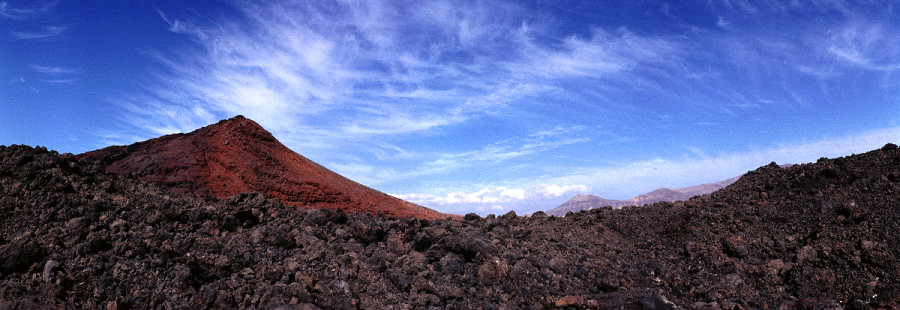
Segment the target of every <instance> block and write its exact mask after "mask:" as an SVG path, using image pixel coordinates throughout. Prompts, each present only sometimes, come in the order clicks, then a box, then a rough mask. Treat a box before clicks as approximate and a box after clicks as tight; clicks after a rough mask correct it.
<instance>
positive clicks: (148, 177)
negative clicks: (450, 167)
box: [78, 116, 455, 219]
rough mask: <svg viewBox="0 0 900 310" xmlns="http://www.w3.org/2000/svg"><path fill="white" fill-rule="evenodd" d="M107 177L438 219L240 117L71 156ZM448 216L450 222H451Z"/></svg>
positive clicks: (297, 203)
mask: <svg viewBox="0 0 900 310" xmlns="http://www.w3.org/2000/svg"><path fill="white" fill-rule="evenodd" d="M78 159H79V160H81V161H89V162H96V163H99V164H100V165H102V166H103V167H104V169H105V170H106V171H107V172H109V173H115V174H121V175H129V176H132V177H136V178H138V179H140V180H144V181H149V182H153V183H157V184H160V185H162V186H164V187H166V188H167V189H168V190H170V191H172V192H178V193H192V194H194V195H198V196H215V197H219V198H224V197H229V196H233V195H236V194H240V193H246V192H260V193H262V194H264V195H266V196H267V197H272V198H277V199H279V200H281V202H283V203H285V204H288V205H294V206H297V207H301V208H313V209H322V208H329V209H342V210H344V211H352V212H364V213H370V214H383V215H387V216H393V217H401V218H402V217H406V216H410V215H412V216H415V217H417V218H424V219H437V218H446V217H448V216H451V215H448V214H443V213H440V212H437V211H435V210H431V209H428V208H425V207H422V206H419V205H415V204H413V203H410V202H407V201H404V200H401V199H399V198H396V197H393V196H390V195H387V194H384V193H382V192H379V191H376V190H374V189H371V188H369V187H366V186H364V185H362V184H359V183H356V182H354V181H352V180H350V179H347V178H345V177H343V176H341V175H339V174H337V173H334V172H332V171H331V170H328V169H326V168H325V167H322V166H320V165H318V164H316V163H314V162H312V161H311V160H309V159H307V158H306V157H303V156H301V155H300V154H297V153H295V152H294V151H291V150H290V149H288V148H287V147H285V146H284V145H283V144H281V143H280V142H278V140H276V139H275V137H273V136H272V134H270V133H269V132H268V131H266V130H265V129H263V128H262V127H261V126H260V125H259V124H257V123H256V122H254V121H252V120H250V119H247V118H245V117H243V116H236V117H233V118H231V119H227V120H223V121H220V122H218V123H216V124H213V125H209V126H206V127H203V128H200V129H197V130H195V131H193V132H191V133H187V134H174V135H166V136H162V137H159V138H155V139H151V140H147V141H144V142H138V143H135V144H132V145H129V146H110V147H107V148H103V149H100V150H96V151H91V152H87V153H84V154H80V155H78ZM454 217H455V216H454Z"/></svg>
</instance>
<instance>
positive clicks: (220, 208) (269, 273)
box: [0, 144, 900, 309]
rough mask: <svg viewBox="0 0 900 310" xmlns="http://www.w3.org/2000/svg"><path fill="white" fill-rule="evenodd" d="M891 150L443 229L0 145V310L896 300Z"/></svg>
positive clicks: (837, 304)
mask: <svg viewBox="0 0 900 310" xmlns="http://www.w3.org/2000/svg"><path fill="white" fill-rule="evenodd" d="M898 197H900V151H898V149H897V146H896V145H892V144H889V145H886V146H885V147H884V148H882V149H880V150H875V151H871V152H868V153H865V154H859V155H853V156H848V157H844V158H837V159H821V160H819V161H818V162H816V163H811V164H804V165H796V166H792V167H789V168H780V167H778V166H777V165H775V164H774V163H773V164H771V165H768V166H764V167H761V168H759V169H757V170H755V171H751V172H749V173H747V174H746V175H744V176H743V177H742V178H741V179H740V180H738V181H737V182H735V183H734V184H732V185H731V186H729V187H726V188H724V189H722V190H720V191H717V192H715V193H713V194H711V195H706V196H700V197H695V198H693V199H691V200H689V201H683V202H674V203H657V204H653V205H648V206H644V207H626V208H623V209H620V210H612V209H610V208H601V209H595V210H591V211H585V212H580V213H573V214H569V215H568V216H566V217H553V216H546V215H543V214H541V213H537V214H534V215H533V216H531V217H519V216H516V215H515V214H513V213H509V214H506V215H503V216H499V217H494V216H488V217H486V218H479V217H478V216H476V215H467V216H466V217H465V218H463V219H461V220H425V219H415V218H412V217H408V218H403V219H393V218H378V217H372V216H370V215H365V214H356V213H344V212H341V211H332V210H328V209H324V210H303V209H299V208H297V207H294V206H285V205H283V204H281V203H279V202H278V201H276V200H273V199H267V198H265V197H264V196H262V195H261V194H238V195H235V196H232V197H230V198H226V199H219V198H215V197H211V196H210V197H206V198H197V197H195V196H188V195H187V194H172V193H170V192H167V191H165V190H164V189H161V188H160V187H157V185H152V184H150V183H144V182H143V181H138V180H135V179H130V178H128V177H127V176H120V175H112V174H107V173H106V172H104V170H103V168H102V167H99V166H97V165H93V164H90V163H87V162H79V161H77V160H76V159H75V157H74V156H73V155H71V154H58V153H56V152H53V151H47V150H46V149H45V148H31V147H25V146H8V147H3V146H0V309H9V308H12V309H15V308H41V309H43V308H85V309H91V308H100V309H145V308H179V309H180V308H275V309H319V308H322V309H331V308H335V309H429V308H432V309H479V308H481V309H544V308H601V309H605V308H616V309H619V308H627V309H676V308H696V309H751V308H763V309H765V308H768V309H840V308H847V309H870V308H898V307H900V280H898V279H900V264H898V260H897V258H898V257H900V229H898V227H900V198H898Z"/></svg>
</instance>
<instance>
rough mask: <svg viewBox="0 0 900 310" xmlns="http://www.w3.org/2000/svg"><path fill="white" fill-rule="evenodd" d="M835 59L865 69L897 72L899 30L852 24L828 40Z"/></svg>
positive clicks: (882, 26)
mask: <svg viewBox="0 0 900 310" xmlns="http://www.w3.org/2000/svg"><path fill="white" fill-rule="evenodd" d="M827 50H828V52H829V53H830V54H831V55H833V56H834V57H836V58H838V59H840V60H843V61H845V62H847V63H850V64H852V65H854V66H858V67H860V68H863V69H867V70H875V71H897V70H900V31H897V30H896V28H894V27H890V26H887V25H883V24H870V23H861V22H851V23H849V24H848V25H846V26H844V27H842V28H840V29H838V30H836V31H834V33H832V34H831V35H830V37H829V40H828V49H827Z"/></svg>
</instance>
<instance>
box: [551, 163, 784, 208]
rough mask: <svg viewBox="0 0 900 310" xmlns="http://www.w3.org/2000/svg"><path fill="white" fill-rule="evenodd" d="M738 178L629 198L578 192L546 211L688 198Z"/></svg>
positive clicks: (714, 189) (703, 193)
mask: <svg viewBox="0 0 900 310" xmlns="http://www.w3.org/2000/svg"><path fill="white" fill-rule="evenodd" d="M785 166H788V165H785ZM738 178H740V176H736V177H733V178H730V179H727V180H722V181H719V182H715V183H707V184H700V185H694V186H688V187H683V188H677V189H668V188H665V187H663V188H658V189H655V190H653V191H651V192H649V193H646V194H642V195H639V196H637V197H634V198H631V199H627V200H615V199H605V198H600V197H597V196H594V195H590V194H578V195H575V197H572V199H569V200H568V201H566V202H564V203H563V204H561V205H559V206H558V207H556V208H553V209H550V210H547V211H546V212H545V213H547V214H549V215H556V216H564V215H566V213H569V212H578V211H581V210H591V209H597V208H601V207H607V206H609V207H613V208H621V207H625V206H643V205H648V204H653V203H657V202H660V201H679V200H687V199H689V198H691V197H694V196H700V195H706V194H709V193H712V192H715V191H717V190H719V189H721V188H724V187H726V186H728V185H730V184H731V183H734V182H735V181H737V180H738Z"/></svg>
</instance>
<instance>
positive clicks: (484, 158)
mask: <svg viewBox="0 0 900 310" xmlns="http://www.w3.org/2000/svg"><path fill="white" fill-rule="evenodd" d="M580 130H582V128H581V127H567V128H564V127H557V128H553V129H550V130H544V131H539V132H536V133H533V134H530V135H528V136H525V137H516V138H509V139H504V140H501V141H497V142H495V143H492V144H489V145H487V146H485V147H482V148H480V149H478V150H473V151H467V152H461V153H453V154H442V155H440V156H439V157H438V158H437V159H435V160H433V161H431V162H427V163H425V164H423V165H422V167H421V168H420V169H417V170H416V173H417V174H434V173H445V172H448V171H451V170H454V169H460V168H465V167H471V166H474V165H478V164H484V163H500V162H505V161H508V160H511V159H514V158H518V157H522V156H527V155H532V154H538V153H542V152H546V151H549V150H552V149H555V148H558V147H562V146H566V145H571V144H578V143H585V142H589V141H591V139H590V138H589V137H584V136H576V135H574V134H573V133H576V132H578V131H580Z"/></svg>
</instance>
